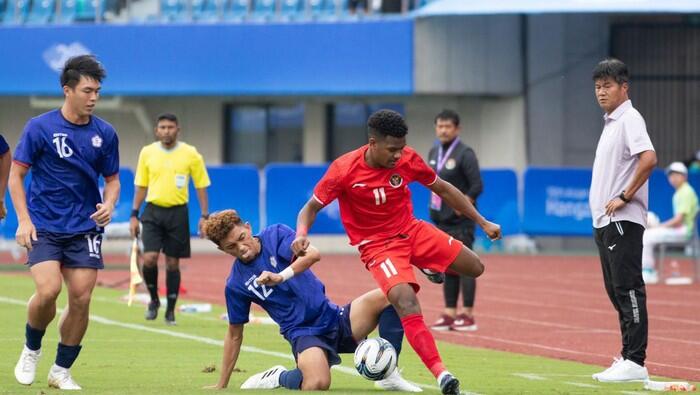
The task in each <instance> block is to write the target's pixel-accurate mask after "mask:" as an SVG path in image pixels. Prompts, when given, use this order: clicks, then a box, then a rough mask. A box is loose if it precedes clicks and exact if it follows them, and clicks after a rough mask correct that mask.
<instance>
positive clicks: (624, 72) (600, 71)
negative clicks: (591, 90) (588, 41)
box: [593, 58, 630, 85]
mask: <svg viewBox="0 0 700 395" xmlns="http://www.w3.org/2000/svg"><path fill="white" fill-rule="evenodd" d="M607 77H610V78H612V79H613V80H615V82H617V83H618V84H620V85H622V84H624V83H625V82H629V80H630V72H629V70H628V69H627V65H626V64H624V63H622V61H620V60H619V59H615V58H607V59H605V60H603V61H601V62H600V63H598V65H597V66H596V67H595V69H593V81H597V80H599V79H603V78H607Z"/></svg>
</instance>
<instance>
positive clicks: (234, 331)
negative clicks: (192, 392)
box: [204, 324, 243, 389]
mask: <svg viewBox="0 0 700 395" xmlns="http://www.w3.org/2000/svg"><path fill="white" fill-rule="evenodd" d="M241 344H243V324H229V326H228V331H227V332H226V337H225V338H224V356H223V358H222V360H221V377H219V382H218V383H216V384H215V385H210V386H206V387H204V388H206V389H223V388H226V387H228V381H229V380H230V379H231V374H232V373H233V368H234V367H235V366H236V361H237V360H238V354H239V353H240V352H241Z"/></svg>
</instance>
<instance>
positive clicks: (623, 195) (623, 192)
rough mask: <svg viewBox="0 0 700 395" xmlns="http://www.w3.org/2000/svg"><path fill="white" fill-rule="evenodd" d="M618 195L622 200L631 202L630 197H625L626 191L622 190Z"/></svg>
mask: <svg viewBox="0 0 700 395" xmlns="http://www.w3.org/2000/svg"><path fill="white" fill-rule="evenodd" d="M618 197H619V198H620V200H622V201H623V202H625V203H629V202H630V199H627V198H626V197H625V191H622V192H620V195H619V196H618Z"/></svg>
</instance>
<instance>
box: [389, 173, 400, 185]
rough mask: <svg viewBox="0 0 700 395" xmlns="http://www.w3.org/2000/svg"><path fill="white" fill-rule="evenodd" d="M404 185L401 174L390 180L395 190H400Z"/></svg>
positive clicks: (393, 175)
mask: <svg viewBox="0 0 700 395" xmlns="http://www.w3.org/2000/svg"><path fill="white" fill-rule="evenodd" d="M401 184H403V177H401V176H400V175H399V174H392V175H391V178H389V185H391V186H392V187H394V188H398V187H400V186H401Z"/></svg>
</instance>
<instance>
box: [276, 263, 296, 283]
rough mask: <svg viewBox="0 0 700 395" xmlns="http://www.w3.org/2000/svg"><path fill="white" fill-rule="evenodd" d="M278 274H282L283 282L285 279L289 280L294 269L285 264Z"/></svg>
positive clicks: (292, 275)
mask: <svg viewBox="0 0 700 395" xmlns="http://www.w3.org/2000/svg"><path fill="white" fill-rule="evenodd" d="M279 274H280V276H282V282H285V281H287V280H289V279H290V278H292V277H294V270H292V267H291V266H287V267H286V268H285V269H284V270H282V271H281V272H280V273H279Z"/></svg>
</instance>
